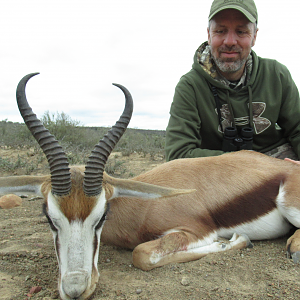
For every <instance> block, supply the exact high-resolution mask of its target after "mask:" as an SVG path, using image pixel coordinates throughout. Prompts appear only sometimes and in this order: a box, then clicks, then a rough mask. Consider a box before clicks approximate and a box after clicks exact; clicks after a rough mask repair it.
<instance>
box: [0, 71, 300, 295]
mask: <svg viewBox="0 0 300 300" xmlns="http://www.w3.org/2000/svg"><path fill="white" fill-rule="evenodd" d="M34 75H35V74H29V75H27V76H25V77H24V78H23V79H22V80H21V81H20V83H19V85H18V88H17V101H18V106H19V109H20V112H21V115H22V117H23V119H24V121H25V123H26V125H27V126H28V128H29V129H30V131H31V132H32V134H33V136H34V137H35V138H36V140H37V141H38V143H39V145H40V146H41V148H42V150H43V151H44V153H45V155H46V157H47V159H48V162H49V166H50V173H51V177H50V176H12V177H3V178H0V193H1V194H5V193H13V192H20V191H33V192H36V193H41V194H42V195H43V196H44V198H45V202H44V212H45V215H46V217H47V219H48V221H49V224H50V228H51V230H52V232H53V237H54V245H55V250H56V255H57V259H58V263H59V270H60V271H59V280H58V288H59V292H60V296H61V298H62V299H87V298H88V297H89V296H90V295H91V294H92V293H93V291H94V289H95V287H96V284H97V281H98V278H99V274H98V269H97V262H98V251H99V244H100V236H101V241H102V242H104V243H107V244H112V245H115V246H120V247H126V248H129V249H134V250H133V264H134V265H135V266H136V267H138V268H141V269H143V270H151V269H153V268H156V267H159V266H163V265H165V264H168V263H176V262H187V261H191V260H196V259H199V258H201V257H203V256H205V255H207V254H209V253H213V252H221V251H226V250H229V249H242V248H244V247H247V246H251V242H250V239H253V240H257V239H258V240H261V239H273V238H277V237H279V236H282V235H285V234H287V233H288V231H289V230H290V229H291V228H292V227H293V226H295V227H298V228H299V227H300V199H299V197H300V196H299V195H300V185H299V178H300V167H299V166H298V165H296V164H294V163H292V162H288V161H282V160H278V159H275V158H271V157H268V156H266V155H263V154H260V153H256V152H253V151H240V152H235V153H229V154H224V155H221V156H217V157H207V158H195V159H178V160H174V161H171V162H168V163H165V164H163V165H160V166H158V167H156V168H154V169H153V170H151V171H149V172H147V173H144V174H142V175H139V176H137V177H135V178H133V179H131V180H125V179H116V178H113V177H111V176H109V175H107V174H106V173H105V172H104V166H105V163H106V161H107V159H108V157H109V155H110V153H111V151H112V150H113V148H114V146H115V145H116V143H117V142H118V140H119V139H120V137H121V136H122V134H123V132H124V131H125V128H126V127H127V125H128V123H129V120H130V118H131V114H132V107H133V104H132V98H131V95H130V93H129V92H128V91H127V90H126V88H124V87H122V86H120V85H117V86H118V87H119V88H120V89H121V90H122V91H123V92H124V94H125V98H126V105H125V109H124V111H123V114H122V115H121V117H120V119H119V121H118V122H117V123H116V125H115V126H113V127H112V129H111V130H110V131H109V132H108V134H107V135H106V136H105V137H104V138H103V139H102V140H100V142H99V144H97V145H96V146H95V149H94V150H93V151H92V155H91V156H90V158H89V160H88V162H87V164H86V166H85V167H71V168H69V165H68V162H67V158H66V156H65V154H64V152H63V151H62V149H61V147H60V146H59V144H58V142H57V141H56V140H55V139H54V137H53V136H52V135H51V134H50V133H49V132H48V130H47V129H45V127H44V126H43V125H42V124H41V122H40V121H39V120H38V119H37V117H36V115H34V114H33V112H32V110H31V108H30V106H29V104H28V102H27V100H26V96H25V87H26V83H27V81H28V80H29V79H30V78H31V77H32V76H34ZM178 188H180V189H178ZM299 232H300V231H299V230H297V231H296V232H295V234H294V235H293V236H292V237H291V238H290V239H289V240H288V242H287V250H288V252H289V254H290V255H291V256H292V257H293V258H294V260H295V261H297V259H298V257H299V253H300V252H299V251H300V249H299V248H300V245H299ZM220 238H222V239H220ZM223 238H226V239H229V238H230V240H227V241H224V240H223Z"/></svg>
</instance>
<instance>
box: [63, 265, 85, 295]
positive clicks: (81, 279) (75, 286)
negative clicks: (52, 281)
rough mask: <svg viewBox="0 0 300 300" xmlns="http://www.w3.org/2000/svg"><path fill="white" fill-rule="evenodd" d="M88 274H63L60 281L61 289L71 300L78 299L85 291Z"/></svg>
mask: <svg viewBox="0 0 300 300" xmlns="http://www.w3.org/2000/svg"><path fill="white" fill-rule="evenodd" d="M87 285H88V273H87V272H86V271H74V272H69V273H67V274H65V276H64V277H63V279H62V288H63V290H64V292H65V293H66V295H68V296H69V297H70V298H71V299H77V298H79V297H80V296H81V295H82V294H83V293H84V292H85V291H86V289H87Z"/></svg>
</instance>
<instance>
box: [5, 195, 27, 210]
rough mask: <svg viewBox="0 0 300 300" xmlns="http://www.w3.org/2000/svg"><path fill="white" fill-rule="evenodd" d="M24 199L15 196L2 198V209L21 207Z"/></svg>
mask: <svg viewBox="0 0 300 300" xmlns="http://www.w3.org/2000/svg"><path fill="white" fill-rule="evenodd" d="M21 204H22V199H21V198H20V197H19V196H17V195H14V194H8V195H4V196H2V197H1V198H0V208H3V209H9V208H14V207H17V206H20V205H21Z"/></svg>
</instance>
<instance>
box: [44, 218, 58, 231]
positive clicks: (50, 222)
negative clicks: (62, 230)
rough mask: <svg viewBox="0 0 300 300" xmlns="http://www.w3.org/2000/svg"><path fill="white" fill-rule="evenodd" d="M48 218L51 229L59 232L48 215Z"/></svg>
mask: <svg viewBox="0 0 300 300" xmlns="http://www.w3.org/2000/svg"><path fill="white" fill-rule="evenodd" d="M46 217H47V220H48V223H49V225H50V227H51V230H53V231H56V232H57V231H58V229H57V228H56V227H55V226H54V224H53V222H52V220H51V219H50V217H49V216H48V215H46Z"/></svg>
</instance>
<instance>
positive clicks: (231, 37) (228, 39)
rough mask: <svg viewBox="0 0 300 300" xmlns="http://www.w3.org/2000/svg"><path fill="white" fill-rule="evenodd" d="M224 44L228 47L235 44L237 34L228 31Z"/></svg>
mask: <svg viewBox="0 0 300 300" xmlns="http://www.w3.org/2000/svg"><path fill="white" fill-rule="evenodd" d="M224 44H225V45H226V46H228V47H231V46H234V45H236V44H237V35H236V33H235V32H233V31H229V32H228V33H227V34H226V36H225V40H224Z"/></svg>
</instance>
